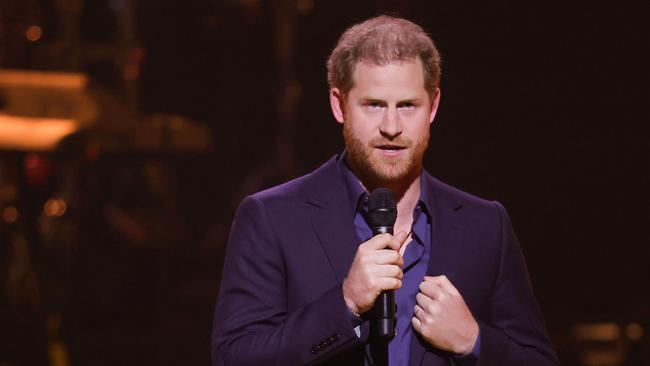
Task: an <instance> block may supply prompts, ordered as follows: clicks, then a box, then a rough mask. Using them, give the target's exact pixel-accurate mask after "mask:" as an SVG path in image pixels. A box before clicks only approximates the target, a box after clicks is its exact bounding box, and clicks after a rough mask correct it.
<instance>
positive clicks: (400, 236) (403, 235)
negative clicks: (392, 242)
mask: <svg viewBox="0 0 650 366" xmlns="http://www.w3.org/2000/svg"><path fill="white" fill-rule="evenodd" d="M408 236H409V234H408V233H407V232H406V231H400V232H399V233H397V234H396V235H395V239H397V242H398V243H399V246H400V248H401V247H402V245H404V242H405V241H406V238H407V237H408Z"/></svg>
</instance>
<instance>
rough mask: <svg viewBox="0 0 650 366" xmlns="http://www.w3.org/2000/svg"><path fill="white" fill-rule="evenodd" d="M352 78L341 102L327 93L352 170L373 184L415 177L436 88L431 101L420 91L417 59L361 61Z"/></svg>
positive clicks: (338, 96)
mask: <svg viewBox="0 0 650 366" xmlns="http://www.w3.org/2000/svg"><path fill="white" fill-rule="evenodd" d="M353 77H354V87H353V88H352V89H351V90H350V91H349V92H348V94H347V96H345V98H344V97H343V96H342V95H341V94H340V91H339V90H338V89H336V88H333V89H332V90H330V103H331V105H332V111H333V112H334V116H335V117H336V119H337V120H338V121H339V122H340V123H342V124H343V136H344V138H345V145H346V147H347V150H348V163H349V164H350V167H351V168H352V169H353V170H354V171H355V173H357V175H359V176H360V178H362V180H363V178H369V179H371V180H373V181H374V182H376V183H388V184H390V183H394V182H399V181H403V180H404V179H408V178H410V177H416V176H418V175H419V174H420V170H421V169H422V157H423V155H424V152H425V151H426V149H427V145H428V141H429V125H430V124H431V122H432V121H433V118H434V117H435V113H436V109H437V106H438V101H439V97H440V93H439V91H438V90H436V93H435V94H434V95H433V96H432V97H431V98H430V97H429V95H428V93H427V91H426V90H425V89H424V75H423V71H422V63H421V61H420V59H419V58H416V59H415V60H413V61H410V62H409V61H407V62H394V63H390V64H388V65H384V66H377V65H372V64H368V63H363V62H359V63H358V64H357V65H356V67H355V70H354V74H353Z"/></svg>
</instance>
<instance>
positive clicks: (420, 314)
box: [413, 304, 425, 322]
mask: <svg viewBox="0 0 650 366" xmlns="http://www.w3.org/2000/svg"><path fill="white" fill-rule="evenodd" d="M424 315H425V314H424V309H422V307H420V305H418V304H415V306H414V307H413V316H414V317H415V318H417V319H418V320H419V321H420V322H422V321H423V320H424Z"/></svg>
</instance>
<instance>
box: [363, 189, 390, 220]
mask: <svg viewBox="0 0 650 366" xmlns="http://www.w3.org/2000/svg"><path fill="white" fill-rule="evenodd" d="M396 219H397V205H396V204H395V197H394V196H393V191H391V190H390V189H388V188H377V189H375V190H374V191H372V193H371V194H370V199H369V200H368V221H370V222H369V223H368V224H369V225H370V227H371V228H373V227H381V226H390V227H393V226H394V225H395V220H396Z"/></svg>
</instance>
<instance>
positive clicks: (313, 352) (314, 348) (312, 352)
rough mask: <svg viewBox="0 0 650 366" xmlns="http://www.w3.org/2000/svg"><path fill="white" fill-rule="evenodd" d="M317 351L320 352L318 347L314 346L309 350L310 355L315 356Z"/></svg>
mask: <svg viewBox="0 0 650 366" xmlns="http://www.w3.org/2000/svg"><path fill="white" fill-rule="evenodd" d="M319 351H320V347H318V346H314V347H312V348H311V354H312V355H315V354H317V353H318V352H319Z"/></svg>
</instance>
